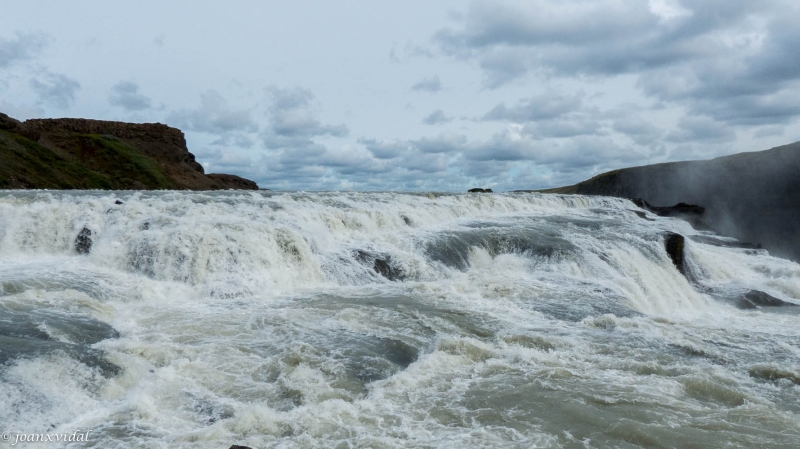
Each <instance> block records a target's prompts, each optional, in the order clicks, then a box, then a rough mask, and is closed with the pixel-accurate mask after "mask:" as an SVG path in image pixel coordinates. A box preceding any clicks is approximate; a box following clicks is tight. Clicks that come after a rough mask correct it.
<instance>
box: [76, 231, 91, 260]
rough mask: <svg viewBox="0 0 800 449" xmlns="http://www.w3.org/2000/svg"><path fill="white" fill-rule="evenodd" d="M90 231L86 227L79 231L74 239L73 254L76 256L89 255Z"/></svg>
mask: <svg viewBox="0 0 800 449" xmlns="http://www.w3.org/2000/svg"><path fill="white" fill-rule="evenodd" d="M92 243H93V242H92V231H91V230H89V228H87V227H86V226H84V227H83V229H81V232H79V233H78V236H77V237H75V252H76V253H78V254H89V252H90V251H91V250H92Z"/></svg>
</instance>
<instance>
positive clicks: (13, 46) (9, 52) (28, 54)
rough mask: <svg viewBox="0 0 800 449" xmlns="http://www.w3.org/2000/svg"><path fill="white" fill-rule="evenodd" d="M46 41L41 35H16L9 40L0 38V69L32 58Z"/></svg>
mask: <svg viewBox="0 0 800 449" xmlns="http://www.w3.org/2000/svg"><path fill="white" fill-rule="evenodd" d="M47 41H48V38H47V36H46V35H44V34H42V33H27V34H24V33H17V34H16V36H15V37H13V38H11V39H6V38H4V37H0V68H4V67H8V66H10V65H11V64H13V63H14V62H16V61H25V60H28V59H32V58H34V57H35V56H36V55H38V54H39V52H40V51H41V50H42V49H43V48H44V47H45V45H47Z"/></svg>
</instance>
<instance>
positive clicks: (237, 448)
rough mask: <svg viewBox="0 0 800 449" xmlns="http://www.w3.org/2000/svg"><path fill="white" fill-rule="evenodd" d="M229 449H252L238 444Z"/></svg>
mask: <svg viewBox="0 0 800 449" xmlns="http://www.w3.org/2000/svg"><path fill="white" fill-rule="evenodd" d="M230 449H252V448H251V447H248V446H239V445H238V444H234V445H233V446H231V447H230Z"/></svg>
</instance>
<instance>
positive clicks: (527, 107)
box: [483, 93, 584, 123]
mask: <svg viewBox="0 0 800 449" xmlns="http://www.w3.org/2000/svg"><path fill="white" fill-rule="evenodd" d="M583 97H584V94H583V93H578V94H575V95H573V96H563V95H558V94H554V93H545V94H542V95H538V96H535V97H532V98H527V99H522V100H520V101H519V102H518V103H517V104H516V105H515V106H512V107H510V108H509V107H506V105H505V103H501V104H499V105H497V106H495V107H494V109H492V110H491V111H489V112H487V113H486V115H484V116H483V120H506V121H510V122H516V123H524V122H529V121H535V120H542V119H551V118H554V117H558V116H561V115H564V114H567V113H569V112H573V111H577V110H579V109H581V107H582V105H583Z"/></svg>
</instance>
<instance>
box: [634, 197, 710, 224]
mask: <svg viewBox="0 0 800 449" xmlns="http://www.w3.org/2000/svg"><path fill="white" fill-rule="evenodd" d="M631 201H633V204H635V205H637V206H639V207H641V208H642V209H645V210H648V211H650V212H652V213H654V214H656V215H658V216H659V217H675V218H682V219H684V220H686V221H688V222H689V223H691V224H692V226H694V227H695V228H698V229H708V225H707V224H706V222H705V213H706V209H705V208H704V207H702V206H698V205H696V204H686V203H678V204H676V205H674V206H664V207H661V206H653V205H652V204H650V203H648V202H647V201H645V200H643V199H642V198H636V199H632V200H631ZM643 218H646V217H643Z"/></svg>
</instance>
